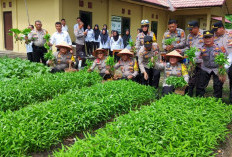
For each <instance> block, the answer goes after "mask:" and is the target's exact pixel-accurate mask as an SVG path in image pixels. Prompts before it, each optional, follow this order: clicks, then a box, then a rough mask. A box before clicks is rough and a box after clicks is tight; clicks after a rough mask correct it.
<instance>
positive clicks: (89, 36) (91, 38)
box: [85, 29, 94, 42]
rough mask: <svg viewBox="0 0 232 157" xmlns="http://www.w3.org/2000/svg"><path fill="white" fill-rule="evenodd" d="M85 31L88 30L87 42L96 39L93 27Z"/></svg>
mask: <svg viewBox="0 0 232 157" xmlns="http://www.w3.org/2000/svg"><path fill="white" fill-rule="evenodd" d="M85 32H87V35H86V37H85V41H86V42H91V41H94V32H93V30H92V29H90V30H88V29H86V30H85Z"/></svg>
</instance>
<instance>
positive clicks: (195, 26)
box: [181, 21, 204, 96]
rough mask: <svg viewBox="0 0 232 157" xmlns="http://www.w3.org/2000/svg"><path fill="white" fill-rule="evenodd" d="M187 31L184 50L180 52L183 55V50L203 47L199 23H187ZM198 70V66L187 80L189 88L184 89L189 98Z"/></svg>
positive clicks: (196, 79) (198, 73)
mask: <svg viewBox="0 0 232 157" xmlns="http://www.w3.org/2000/svg"><path fill="white" fill-rule="evenodd" d="M187 29H188V30H189V35H188V37H187V40H186V48H184V49H182V50H181V52H182V54H183V55H184V52H185V50H187V49H189V48H191V47H196V48H201V47H202V46H203V45H204V41H203V30H201V29H199V23H198V22H197V21H191V22H189V23H188V28H187ZM197 53H199V52H197ZM196 55H197V54H196ZM200 70H201V69H200V65H199V64H198V65H197V66H196V68H195V70H194V74H193V76H191V77H190V79H189V86H188V87H187V88H186V93H188V95H189V96H193V90H194V88H195V86H196V83H197V82H198V78H199V75H200Z"/></svg>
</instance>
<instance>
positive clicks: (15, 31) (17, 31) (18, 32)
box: [9, 28, 22, 41]
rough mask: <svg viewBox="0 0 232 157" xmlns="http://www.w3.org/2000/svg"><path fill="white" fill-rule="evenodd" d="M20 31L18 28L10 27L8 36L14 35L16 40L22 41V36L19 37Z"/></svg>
mask: <svg viewBox="0 0 232 157" xmlns="http://www.w3.org/2000/svg"><path fill="white" fill-rule="evenodd" d="M21 32H22V31H20V30H19V29H18V28H12V29H10V33H9V35H10V36H14V38H15V40H16V41H22V38H21V37H20V34H21Z"/></svg>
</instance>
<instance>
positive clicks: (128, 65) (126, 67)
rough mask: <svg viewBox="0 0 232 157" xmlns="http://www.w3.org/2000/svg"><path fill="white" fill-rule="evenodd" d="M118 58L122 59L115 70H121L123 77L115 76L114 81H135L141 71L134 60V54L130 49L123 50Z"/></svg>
mask: <svg viewBox="0 0 232 157" xmlns="http://www.w3.org/2000/svg"><path fill="white" fill-rule="evenodd" d="M118 56H119V57H120V60H119V61H118V63H116V64H115V66H114V68H115V69H119V68H120V70H121V72H122V75H121V76H118V75H115V76H114V79H126V80H135V77H136V76H137V75H138V72H139V69H138V63H137V61H136V59H134V58H133V56H134V53H132V52H130V50H128V49H123V50H122V51H120V52H119V53H118Z"/></svg>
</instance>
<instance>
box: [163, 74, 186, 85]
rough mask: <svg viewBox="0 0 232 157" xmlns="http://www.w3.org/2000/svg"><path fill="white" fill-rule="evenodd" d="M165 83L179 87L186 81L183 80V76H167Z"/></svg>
mask: <svg viewBox="0 0 232 157" xmlns="http://www.w3.org/2000/svg"><path fill="white" fill-rule="evenodd" d="M166 83H167V84H168V85H171V86H174V88H181V87H184V86H186V85H187V84H188V83H187V82H186V81H185V80H184V77H183V76H181V77H177V76H169V77H168V78H167V79H166Z"/></svg>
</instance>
